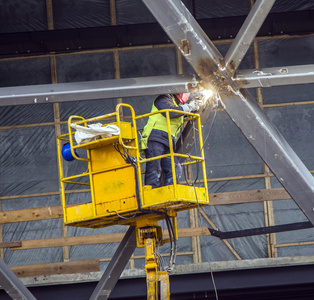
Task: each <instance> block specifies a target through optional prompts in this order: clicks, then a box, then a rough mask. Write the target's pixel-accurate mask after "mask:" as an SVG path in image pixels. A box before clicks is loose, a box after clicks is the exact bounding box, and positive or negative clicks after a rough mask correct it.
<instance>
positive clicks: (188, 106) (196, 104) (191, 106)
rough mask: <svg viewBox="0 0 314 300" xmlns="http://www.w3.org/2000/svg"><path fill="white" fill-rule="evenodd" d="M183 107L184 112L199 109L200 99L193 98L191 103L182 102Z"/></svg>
mask: <svg viewBox="0 0 314 300" xmlns="http://www.w3.org/2000/svg"><path fill="white" fill-rule="evenodd" d="M181 107H182V108H183V111H184V112H191V111H197V110H198V109H199V107H200V104H199V100H193V101H191V102H190V103H187V104H182V105H181Z"/></svg>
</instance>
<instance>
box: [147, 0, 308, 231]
mask: <svg viewBox="0 0 314 300" xmlns="http://www.w3.org/2000/svg"><path fill="white" fill-rule="evenodd" d="M143 2H144V3H145V4H146V6H147V7H148V9H149V10H150V11H151V13H152V14H153V15H154V16H155V18H156V19H157V21H158V22H159V23H160V25H161V26H162V27H163V29H164V30H165V32H166V33H167V34H168V36H169V37H170V38H171V39H172V41H173V42H174V43H175V44H176V45H177V47H178V48H179V49H180V50H181V53H182V54H183V56H184V57H185V58H186V60H187V61H188V62H189V63H190V64H191V66H192V67H193V69H194V70H195V71H196V73H197V74H198V76H199V77H200V79H201V85H202V86H203V87H204V88H211V89H213V90H215V91H217V92H218V93H219V95H220V97H221V99H222V102H223V105H224V108H225V111H226V112H227V113H228V115H229V116H230V118H231V119H232V120H233V121H234V123H235V124H236V125H237V126H238V128H239V129H240V130H241V131H242V133H243V134H244V135H245V137H246V138H247V139H248V141H249V142H250V143H251V145H252V146H253V147H254V148H255V150H256V151H257V153H258V154H259V155H260V156H261V158H262V159H263V160H264V161H265V163H266V164H267V165H268V166H269V168H270V169H271V170H272V172H273V173H274V174H275V176H276V177H277V179H278V180H279V182H280V183H281V184H282V185H283V187H284V188H285V189H286V191H287V192H288V193H289V194H290V196H291V197H292V198H293V199H294V201H295V202H296V204H297V205H298V206H299V208H300V209H301V210H302V211H303V213H304V214H305V215H306V216H307V218H308V219H309V220H310V221H311V223H312V224H313V225H314V209H313V208H314V178H313V176H312V175H311V173H310V172H309V171H308V169H307V168H306V167H305V165H304V164H303V162H302V161H301V160H300V158H299V157H298V156H297V155H296V154H295V152H294V151H293V149H292V148H291V147H290V146H289V144H288V143H287V142H286V141H285V139H284V138H283V137H282V135H281V134H280V133H279V131H278V130H277V129H276V127H275V126H274V125H273V124H272V123H271V122H270V120H269V119H268V118H267V116H266V114H265V113H264V111H263V110H262V109H261V108H260V107H259V105H258V104H257V102H256V101H255V100H254V99H253V98H252V97H251V96H250V95H248V94H247V92H246V91H243V90H241V89H240V87H239V86H238V84H237V83H236V82H235V81H234V80H233V78H232V74H231V73H230V71H228V69H227V68H226V65H225V60H224V58H223V57H222V55H221V54H220V53H219V51H218V50H217V49H216V47H215V46H214V44H213V43H212V42H211V40H210V39H209V38H208V37H207V36H206V34H205V33H204V31H203V30H202V29H201V27H200V26H199V25H198V24H197V22H196V21H195V19H194V18H193V16H192V15H191V14H190V12H189V11H188V10H187V9H186V7H185V6H184V4H183V3H182V2H181V1H180V0H159V1H155V0H143Z"/></svg>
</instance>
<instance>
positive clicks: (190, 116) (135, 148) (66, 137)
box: [57, 103, 207, 215]
mask: <svg viewBox="0 0 314 300" xmlns="http://www.w3.org/2000/svg"><path fill="white" fill-rule="evenodd" d="M122 107H126V108H128V109H130V111H131V117H130V119H131V126H132V127H131V128H132V130H133V132H134V139H133V140H134V143H133V145H127V141H126V142H125V141H124V137H123V134H122V131H121V132H120V134H119V136H117V137H115V138H112V137H111V138H112V139H114V143H117V144H119V145H120V146H121V147H122V148H123V149H125V151H126V152H127V153H129V152H130V151H131V152H132V154H133V155H132V156H133V157H134V156H135V157H136V160H135V164H136V168H137V177H138V178H137V180H138V187H137V189H138V190H139V191H138V192H139V197H140V198H141V199H142V197H143V184H142V176H141V175H142V172H141V166H142V164H145V163H146V162H148V161H153V160H159V159H162V158H166V157H170V159H171V168H172V176H173V185H174V191H175V193H176V191H177V189H176V186H177V184H178V182H177V180H176V170H175V158H176V157H177V158H184V159H186V160H188V161H185V162H184V163H183V164H182V165H184V166H187V165H193V164H197V163H201V164H202V172H203V178H204V179H205V178H206V166H205V159H204V149H203V148H204V146H203V138H202V130H201V120H200V116H199V115H198V114H194V113H187V112H183V111H182V112H181V111H178V110H174V109H165V110H160V111H156V112H151V113H148V114H144V115H140V116H135V112H134V109H133V107H132V106H130V105H128V104H124V103H120V104H118V105H117V106H116V111H115V112H113V113H110V114H106V115H102V116H98V117H94V118H89V119H84V118H83V117H81V116H76V115H74V116H71V117H70V118H69V119H68V133H66V134H62V135H60V136H59V137H58V138H57V146H58V153H59V155H58V159H59V171H60V189H61V195H62V203H63V208H64V209H65V207H66V201H65V186H64V184H65V183H68V184H81V185H89V183H86V182H79V181H74V180H75V179H78V178H81V177H85V176H90V168H89V167H88V170H87V171H86V172H84V173H81V174H76V175H72V176H68V177H63V166H62V159H61V141H67V142H69V143H70V146H71V153H72V156H73V157H74V158H75V159H76V160H78V161H85V162H87V163H88V165H89V164H90V163H91V162H90V154H89V151H87V158H82V157H79V156H78V155H77V154H76V152H75V150H76V149H79V148H85V149H87V148H86V147H87V146H86V145H89V144H93V145H97V143H101V142H102V141H103V140H104V139H99V140H97V141H93V142H90V143H86V144H82V145H79V144H76V142H75V141H74V137H73V135H74V133H75V132H74V131H73V129H72V127H71V124H73V123H74V124H76V125H83V126H85V127H87V125H88V124H89V123H92V122H96V121H104V120H105V121H108V119H109V118H113V122H112V123H115V124H116V125H117V126H118V127H119V128H121V116H120V109H121V108H122ZM171 112H174V113H176V114H182V116H185V121H193V122H195V121H196V123H197V127H198V130H197V132H198V141H199V143H198V144H199V149H198V151H199V152H200V155H199V156H197V155H189V154H180V153H175V152H174V145H173V140H172V137H171V129H170V128H171V124H170V113H171ZM162 113H165V114H166V118H167V130H168V141H169V149H170V153H169V154H165V155H160V156H156V157H152V158H144V157H141V153H140V149H139V141H138V134H137V126H136V122H137V121H138V120H140V119H145V118H148V117H149V116H152V115H155V114H162ZM76 119H78V121H75V122H74V120H76ZM110 122H111V120H110ZM195 138H197V137H195ZM109 139H110V138H109ZM195 142H196V141H195ZM134 154H135V155H134ZM204 187H205V189H206V190H207V180H204ZM91 189H93V187H92V186H91ZM176 196H177V195H176V194H175V197H176ZM93 206H95V203H93ZM65 215H66V214H65ZM94 215H95V209H94Z"/></svg>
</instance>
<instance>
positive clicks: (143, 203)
mask: <svg viewBox="0 0 314 300" xmlns="http://www.w3.org/2000/svg"><path fill="white" fill-rule="evenodd" d="M122 107H124V108H127V109H129V110H130V111H131V117H130V119H129V120H128V121H125V120H124V121H121V118H120V109H121V108H122ZM170 112H176V113H178V111H176V110H162V111H158V112H154V113H149V114H145V115H142V116H135V113H134V110H133V108H132V107H131V106H130V105H128V104H123V103H121V104H119V105H117V107H116V111H115V112H114V113H110V114H107V115H103V116H99V117H95V118H90V119H84V118H83V117H80V116H71V117H70V118H69V120H68V133H66V134H62V135H60V136H59V137H58V138H57V147H58V153H59V155H58V163H59V174H60V190H61V197H62V205H63V213H64V222H65V224H66V225H71V226H79V227H91V228H99V227H105V226H110V225H116V224H120V225H130V226H135V227H136V240H137V246H138V247H145V253H146V259H145V270H146V273H147V295H148V299H151V300H155V299H157V298H158V283H159V282H160V297H161V298H160V299H162V300H169V299H170V289H169V276H168V273H167V272H166V271H159V259H158V256H157V255H156V244H157V243H158V244H159V245H162V244H163V243H165V242H167V241H170V240H169V239H168V240H164V239H163V237H162V228H161V227H160V226H158V221H159V220H162V219H164V218H165V216H164V214H165V213H166V214H167V215H168V216H169V217H170V218H171V220H172V227H173V229H174V237H173V238H175V239H178V231H177V219H176V217H177V212H179V211H182V210H186V209H192V208H195V207H198V206H203V205H207V204H208V202H209V198H208V188H207V180H204V181H203V182H204V184H203V186H194V185H193V186H190V185H188V184H183V183H182V182H180V183H179V182H177V179H176V175H175V160H176V158H178V157H181V158H184V159H185V162H184V164H183V165H185V166H186V165H193V164H201V165H202V168H201V169H202V173H203V178H204V179H205V178H206V166H205V159H204V149H203V140H202V129H201V122H200V116H199V115H197V114H193V113H184V112H182V114H184V115H187V116H188V117H187V119H188V120H189V121H192V122H194V124H195V122H196V123H197V127H198V130H196V132H198V134H199V135H198V140H199V152H200V155H199V156H197V155H189V154H179V153H174V150H173V148H174V147H173V141H172V137H171V133H170V132H171V131H170V115H169V113H170ZM156 113H165V114H166V117H167V129H168V139H169V146H170V153H169V154H166V155H161V156H157V157H153V158H149V159H146V158H143V157H141V154H140V150H139V148H138V145H139V143H138V138H137V126H136V122H137V121H138V120H141V119H143V118H147V117H149V116H150V115H152V114H156ZM99 121H105V122H106V124H105V125H108V124H114V125H116V126H118V127H119V128H120V134H119V135H118V136H112V137H107V138H100V139H96V140H94V141H91V142H88V143H84V144H76V143H75V141H74V138H73V135H74V132H73V131H72V127H71V124H72V123H73V122H74V123H75V124H77V125H81V126H88V124H89V123H91V122H99ZM111 121H112V122H111ZM105 125H104V126H105ZM63 141H66V142H69V143H70V146H71V153H72V155H73V157H74V158H75V159H76V160H78V161H81V162H82V163H84V164H86V165H87V171H85V172H84V173H81V174H74V175H68V176H66V177H65V176H64V168H63V161H62V158H61V142H63ZM75 149H80V151H81V150H84V151H86V156H85V157H78V156H77V155H76V153H75V151H74V150H75ZM164 157H170V159H171V168H172V173H173V184H172V185H169V186H162V187H159V188H155V189H152V187H151V186H143V183H142V171H141V167H142V165H143V164H145V163H146V162H148V161H153V160H159V159H161V158H164ZM126 158H127V159H126ZM131 162H132V163H131ZM82 177H88V179H89V182H80V181H79V179H80V178H82ZM66 184H83V185H90V189H91V202H88V203H80V204H74V205H73V204H67V201H66V194H65V188H66ZM198 184H200V183H198Z"/></svg>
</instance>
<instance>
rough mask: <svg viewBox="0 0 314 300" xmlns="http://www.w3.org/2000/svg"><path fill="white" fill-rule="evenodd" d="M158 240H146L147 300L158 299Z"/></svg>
mask: <svg viewBox="0 0 314 300" xmlns="http://www.w3.org/2000/svg"><path fill="white" fill-rule="evenodd" d="M155 248H156V240H155V239H154V238H147V239H146V240H145V271H146V284H147V300H156V299H158V272H157V262H156V258H155Z"/></svg>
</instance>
